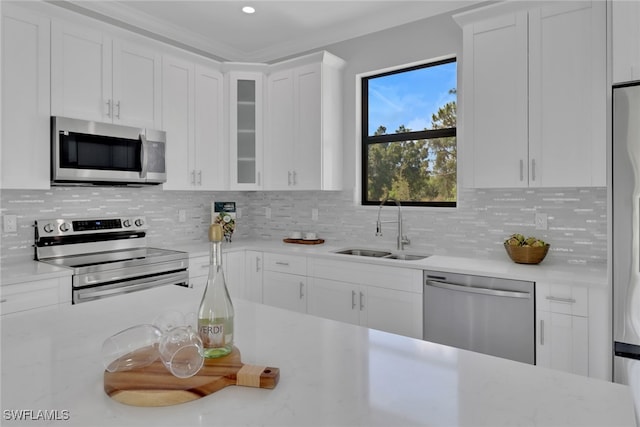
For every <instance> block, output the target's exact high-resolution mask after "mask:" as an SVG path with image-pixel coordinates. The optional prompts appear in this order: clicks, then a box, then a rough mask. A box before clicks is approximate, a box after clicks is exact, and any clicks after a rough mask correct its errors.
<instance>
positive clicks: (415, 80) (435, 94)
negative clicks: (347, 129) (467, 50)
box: [369, 62, 456, 135]
mask: <svg viewBox="0 0 640 427" xmlns="http://www.w3.org/2000/svg"><path fill="white" fill-rule="evenodd" d="M455 87H456V63H455V62H450V63H447V64H442V65H438V66H433V67H427V68H421V69H418V70H414V71H410V72H405V73H398V74H391V75H388V76H383V77H377V78H372V79H369V135H373V134H374V133H375V131H376V129H378V126H385V127H386V128H387V133H393V132H395V130H396V129H398V127H399V126H400V125H404V126H405V127H407V128H409V129H411V130H414V131H416V130H423V129H425V128H427V129H430V128H431V115H432V114H434V113H436V112H437V111H438V108H440V107H441V106H442V105H444V104H446V103H447V102H449V101H454V100H455V99H456V96H455V95H450V94H449V90H450V89H453V88H455Z"/></svg>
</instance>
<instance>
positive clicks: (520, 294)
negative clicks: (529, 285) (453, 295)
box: [425, 280, 531, 298]
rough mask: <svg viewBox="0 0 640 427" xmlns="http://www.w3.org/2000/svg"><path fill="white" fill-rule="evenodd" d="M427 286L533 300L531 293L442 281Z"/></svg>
mask: <svg viewBox="0 0 640 427" xmlns="http://www.w3.org/2000/svg"><path fill="white" fill-rule="evenodd" d="M425 283H426V285H427V286H432V287H435V288H441V289H447V290H450V291H458V292H467V293H471V294H481V295H489V296H493V297H506V298H531V293H530V292H519V291H508V290H504V289H489V288H478V287H474V286H464V285H456V284H455V283H449V282H443V281H441V280H427V281H426V282H425Z"/></svg>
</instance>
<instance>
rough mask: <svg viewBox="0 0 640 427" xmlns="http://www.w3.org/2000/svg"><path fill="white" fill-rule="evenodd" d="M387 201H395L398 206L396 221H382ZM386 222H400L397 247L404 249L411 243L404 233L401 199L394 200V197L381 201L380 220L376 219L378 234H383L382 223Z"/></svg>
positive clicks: (379, 208)
mask: <svg viewBox="0 0 640 427" xmlns="http://www.w3.org/2000/svg"><path fill="white" fill-rule="evenodd" d="M387 202H394V203H395V204H396V206H397V207H398V219H397V220H396V221H380V212H381V211H382V207H383V206H384V205H385V204H386V203H387ZM384 222H391V223H397V224H398V235H397V237H396V247H397V248H398V250H400V251H402V250H404V245H408V244H409V243H411V241H410V240H409V238H408V237H407V236H405V235H404V230H403V220H402V206H401V205H400V202H399V201H397V200H393V199H384V200H383V201H382V203H380V206H379V207H378V220H377V221H376V236H382V223H384Z"/></svg>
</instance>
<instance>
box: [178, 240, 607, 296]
mask: <svg viewBox="0 0 640 427" xmlns="http://www.w3.org/2000/svg"><path fill="white" fill-rule="evenodd" d="M349 247H351V248H352V247H358V248H369V249H378V250H380V249H383V250H387V251H389V252H394V253H395V252H398V251H396V250H395V249H394V248H388V247H384V248H381V247H370V246H367V245H359V244H353V245H347V244H340V243H337V244H326V243H325V244H320V245H302V244H295V243H284V242H283V241H265V240H250V241H234V242H232V243H223V246H222V248H223V251H234V250H255V251H268V252H276V253H283V254H292V255H303V256H314V257H325V258H331V259H334V260H343V261H352V262H360V263H369V264H378V265H388V266H394V267H403V268H413V269H419V270H436V271H437V270H444V271H447V272H451V273H462V274H475V275H481V276H492V277H502V278H506V279H515V280H528V281H534V282H539V281H546V282H552V283H556V284H580V285H581V286H589V287H599V288H605V287H606V286H607V285H608V280H607V266H606V265H604V264H603V265H570V264H565V263H558V262H554V261H553V260H551V259H545V260H544V261H542V262H541V263H540V264H538V265H524V264H516V263H514V262H513V261H511V260H510V259H509V257H508V256H507V254H506V252H505V254H504V257H503V258H500V259H484V258H469V257H456V256H445V255H431V256H429V257H427V258H424V259H422V260H416V261H402V260H393V259H382V258H373V257H364V256H353V255H342V254H336V253H334V251H336V250H341V249H345V248H349ZM175 249H176V250H183V251H186V252H189V253H190V254H191V256H207V255H208V254H209V245H208V244H207V243H196V244H193V245H183V246H178V247H175ZM406 253H415V251H412V250H410V249H408V250H406Z"/></svg>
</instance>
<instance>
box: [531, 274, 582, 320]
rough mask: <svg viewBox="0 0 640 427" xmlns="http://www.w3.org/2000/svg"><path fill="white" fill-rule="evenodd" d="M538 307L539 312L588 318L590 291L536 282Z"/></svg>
mask: <svg viewBox="0 0 640 427" xmlns="http://www.w3.org/2000/svg"><path fill="white" fill-rule="evenodd" d="M536 305H537V307H536V308H537V309H538V310H544V311H548V312H551V313H559V314H570V315H573V316H584V317H587V316H588V313H589V290H588V289H587V288H585V287H582V286H572V285H560V284H555V283H549V282H536Z"/></svg>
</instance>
